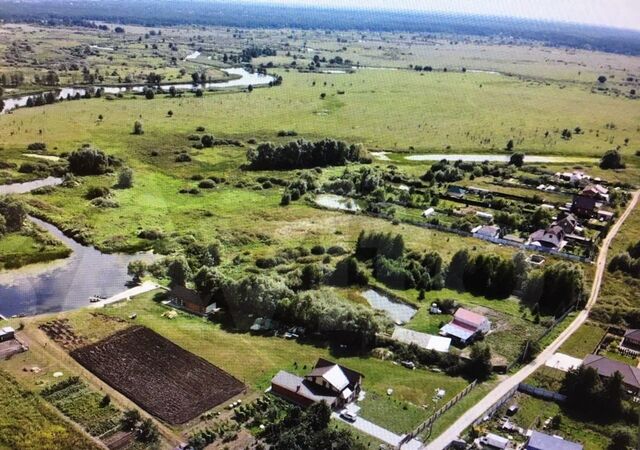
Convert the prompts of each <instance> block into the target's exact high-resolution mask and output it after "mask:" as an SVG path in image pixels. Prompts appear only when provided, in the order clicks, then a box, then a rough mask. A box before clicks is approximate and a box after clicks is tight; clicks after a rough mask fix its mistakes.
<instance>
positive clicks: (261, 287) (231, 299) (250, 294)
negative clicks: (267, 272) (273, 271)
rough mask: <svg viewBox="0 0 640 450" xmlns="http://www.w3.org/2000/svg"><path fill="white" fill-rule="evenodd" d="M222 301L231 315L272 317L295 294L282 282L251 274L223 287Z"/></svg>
mask: <svg viewBox="0 0 640 450" xmlns="http://www.w3.org/2000/svg"><path fill="white" fill-rule="evenodd" d="M222 289H223V293H224V299H225V302H226V304H227V306H228V309H229V311H230V312H231V314H233V315H236V314H238V315H239V316H246V314H254V315H255V316H256V317H260V316H265V317H273V315H274V314H275V312H276V309H277V308H278V307H279V306H280V304H281V302H283V301H284V300H285V299H288V298H294V296H295V294H294V293H293V291H292V290H291V289H289V288H288V287H287V285H286V284H285V283H284V281H283V280H281V279H279V278H271V277H268V276H264V275H255V274H251V275H249V276H247V277H246V278H243V279H242V280H240V281H238V282H235V283H226V284H225V285H224V286H223V287H222Z"/></svg>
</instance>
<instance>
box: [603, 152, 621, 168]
mask: <svg viewBox="0 0 640 450" xmlns="http://www.w3.org/2000/svg"><path fill="white" fill-rule="evenodd" d="M625 167H626V166H625V164H624V163H623V162H622V155H621V154H620V152H619V151H618V150H607V151H606V152H605V154H604V155H602V158H601V159H600V168H601V169H624V168H625Z"/></svg>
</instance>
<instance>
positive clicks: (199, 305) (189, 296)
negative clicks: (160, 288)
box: [169, 285, 216, 316]
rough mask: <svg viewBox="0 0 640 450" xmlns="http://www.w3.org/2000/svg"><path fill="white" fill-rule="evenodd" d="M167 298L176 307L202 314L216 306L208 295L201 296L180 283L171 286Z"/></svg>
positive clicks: (207, 312)
mask: <svg viewBox="0 0 640 450" xmlns="http://www.w3.org/2000/svg"><path fill="white" fill-rule="evenodd" d="M169 300H170V301H171V303H172V304H174V305H175V306H176V307H178V308H181V309H184V310H186V311H189V312H192V313H194V314H200V315H203V316H204V315H206V314H209V313H210V312H212V311H213V310H215V307H216V305H215V303H213V304H212V303H211V298H210V297H209V296H205V297H202V296H201V295H200V294H198V292H197V291H195V290H193V289H189V288H186V287H184V286H180V285H175V286H172V287H171V291H170V292H169Z"/></svg>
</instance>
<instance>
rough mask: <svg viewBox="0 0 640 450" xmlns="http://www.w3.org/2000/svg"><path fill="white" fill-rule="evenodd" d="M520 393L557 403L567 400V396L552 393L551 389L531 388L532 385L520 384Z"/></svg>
mask: <svg viewBox="0 0 640 450" xmlns="http://www.w3.org/2000/svg"><path fill="white" fill-rule="evenodd" d="M518 391H520V392H524V393H525V394H529V395H532V396H534V397H538V398H542V399H544V400H553V401H556V402H564V401H566V400H567V396H566V395H562V394H559V393H557V392H555V391H550V390H549V389H544V388H539V387H536V386H531V385H530V384H526V383H520V384H519V385H518Z"/></svg>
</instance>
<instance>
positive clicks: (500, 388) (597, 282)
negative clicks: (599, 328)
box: [423, 191, 640, 450]
mask: <svg viewBox="0 0 640 450" xmlns="http://www.w3.org/2000/svg"><path fill="white" fill-rule="evenodd" d="M639 197H640V191H636V192H634V193H633V197H632V198H631V201H630V202H629V204H628V205H627V209H625V211H624V213H622V215H621V216H620V218H619V219H618V221H617V222H616V223H615V224H614V225H613V226H612V227H611V229H610V230H609V233H608V234H607V236H606V237H605V238H604V240H603V241H602V247H601V250H600V253H599V254H598V259H597V260H596V272H595V275H594V278H593V284H592V285H591V293H590V294H589V300H588V301H587V304H586V306H585V308H584V309H583V310H582V311H580V313H579V314H578V315H577V316H576V318H575V319H574V320H573V322H571V324H570V325H569V326H568V327H567V328H566V329H565V330H564V331H563V332H562V333H561V334H560V336H558V337H557V338H556V339H555V340H554V341H553V342H552V343H551V344H550V345H549V346H548V347H547V348H545V349H544V350H543V351H542V352H541V353H540V354H539V355H538V357H537V358H536V359H534V360H533V361H532V362H531V363H529V364H527V365H526V366H524V367H523V368H522V369H520V370H519V371H518V372H516V373H515V374H513V375H512V376H511V377H509V378H507V379H505V380H504V381H502V382H500V384H498V385H497V386H496V387H495V388H494V389H493V390H492V391H491V392H489V393H488V394H487V395H486V396H485V397H484V398H483V399H482V400H480V402H478V403H477V404H476V405H475V406H473V407H472V408H471V409H469V410H467V412H465V413H464V414H463V415H462V416H460V418H458V420H456V421H455V422H454V423H453V425H451V426H450V427H449V428H448V429H447V430H445V431H444V432H443V433H442V434H441V435H440V436H438V437H437V438H436V439H434V440H433V441H432V442H430V443H428V444H426V446H424V447H423V449H428V450H442V449H444V448H446V447H447V445H449V443H450V442H451V441H453V440H454V439H457V437H458V436H460V435H461V434H462V433H463V432H464V430H465V429H467V428H468V427H470V426H471V425H472V424H473V422H474V421H475V420H477V419H478V418H480V417H481V416H482V415H483V414H484V413H485V411H487V410H488V409H489V408H490V407H491V406H492V405H493V404H494V403H495V402H496V401H497V400H499V399H500V398H501V397H502V396H503V395H505V394H506V393H507V392H509V390H510V389H512V388H513V387H514V386H517V385H518V384H519V383H521V382H522V381H524V380H525V379H526V378H527V377H528V376H529V375H531V374H532V373H533V372H535V371H536V370H537V369H538V368H539V367H540V366H542V365H543V364H544V363H545V362H546V361H547V360H548V359H549V358H550V357H551V356H552V355H553V354H554V353H555V352H556V351H557V350H558V348H559V347H560V346H561V345H562V344H563V343H564V342H565V341H566V340H567V339H568V338H569V336H571V335H572V334H573V333H574V332H575V331H576V330H577V329H578V328H579V327H580V326H581V325H582V324H583V323H584V322H585V320H587V317H589V311H590V310H591V308H592V307H593V305H594V304H595V303H596V300H597V299H598V294H599V293H600V286H601V285H602V276H603V275H604V271H605V269H606V267H607V253H608V251H609V245H611V241H612V240H613V238H614V237H615V236H616V234H617V233H618V231H619V230H620V227H621V226H622V224H623V223H624V221H625V220H626V219H627V217H629V214H631V211H633V209H634V208H635V207H636V204H637V203H638V198H639Z"/></svg>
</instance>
